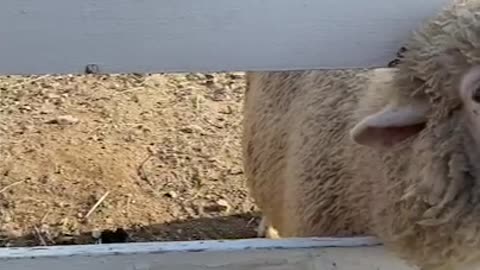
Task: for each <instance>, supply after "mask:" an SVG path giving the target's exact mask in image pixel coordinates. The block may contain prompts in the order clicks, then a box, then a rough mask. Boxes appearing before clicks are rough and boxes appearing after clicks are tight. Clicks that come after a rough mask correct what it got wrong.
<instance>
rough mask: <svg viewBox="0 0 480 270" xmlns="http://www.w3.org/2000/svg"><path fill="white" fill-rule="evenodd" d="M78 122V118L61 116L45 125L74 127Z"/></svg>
mask: <svg viewBox="0 0 480 270" xmlns="http://www.w3.org/2000/svg"><path fill="white" fill-rule="evenodd" d="M79 121H80V120H78V118H76V117H73V116H71V115H62V116H58V117H57V118H55V119H52V120H50V121H48V122H47V124H58V125H74V124H76V123H78V122H79Z"/></svg>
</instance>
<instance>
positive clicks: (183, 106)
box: [0, 73, 258, 246]
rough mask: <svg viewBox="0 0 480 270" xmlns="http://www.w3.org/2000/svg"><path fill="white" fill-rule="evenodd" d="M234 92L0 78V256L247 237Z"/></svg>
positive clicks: (118, 81)
mask: <svg viewBox="0 0 480 270" xmlns="http://www.w3.org/2000/svg"><path fill="white" fill-rule="evenodd" d="M244 90H245V83H244V74H243V73H215V74H153V75H152V74H147V75H138V74H128V75H125V74H123V75H82V76H80V75H78V76H52V75H49V76H28V77H21V76H8V77H1V78H0V246H32V245H57V244H86V243H94V242H99V240H101V241H102V242H118V241H120V242H121V241H166V240H195V239H233V238H245V237H255V234H256V233H255V227H256V225H257V224H258V218H257V217H256V214H255V208H254V205H253V204H252V201H251V200H250V199H249V197H248V192H247V190H246V187H245V180H244V175H243V172H242V159H241V149H240V137H241V127H242V125H241V121H242V115H241V113H242V102H243V94H244ZM117 229H118V231H117V233H116V234H115V233H112V232H110V234H108V233H107V232H109V231H108V230H113V231H115V230H117ZM105 230H106V231H105ZM122 230H125V231H126V233H127V235H128V238H125V237H123V236H122V234H121V233H120V232H122ZM99 236H100V237H99Z"/></svg>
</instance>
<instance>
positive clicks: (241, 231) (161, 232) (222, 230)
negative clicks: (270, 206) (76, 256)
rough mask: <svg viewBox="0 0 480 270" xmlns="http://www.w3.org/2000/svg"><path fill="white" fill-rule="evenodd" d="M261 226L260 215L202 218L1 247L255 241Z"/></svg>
mask: <svg viewBox="0 0 480 270" xmlns="http://www.w3.org/2000/svg"><path fill="white" fill-rule="evenodd" d="M258 223H259V215H258V214H257V213H248V214H236V215H230V216H223V217H215V218H198V219H188V220H182V221H174V222H170V223H164V224H155V225H150V226H139V227H136V228H117V229H116V230H115V229H114V230H106V231H99V232H82V233H80V234H78V235H61V236H57V237H49V236H48V235H46V234H45V233H42V232H39V231H37V232H36V233H31V234H26V235H22V236H19V237H17V238H15V239H12V238H9V239H8V244H7V243H6V241H4V240H5V239H0V245H1V246H6V245H7V246H13V247H19V246H41V245H49V246H50V245H79V244H94V243H99V241H100V242H101V243H122V242H151V241H192V240H216V239H241V238H255V237H256V231H255V230H256V228H257V226H258Z"/></svg>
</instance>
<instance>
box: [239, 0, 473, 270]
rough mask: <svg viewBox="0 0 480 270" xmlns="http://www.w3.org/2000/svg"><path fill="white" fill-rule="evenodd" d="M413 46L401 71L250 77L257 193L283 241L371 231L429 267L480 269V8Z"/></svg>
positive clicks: (249, 127) (467, 6)
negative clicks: (478, 95) (477, 96)
mask: <svg viewBox="0 0 480 270" xmlns="http://www.w3.org/2000/svg"><path fill="white" fill-rule="evenodd" d="M405 47H406V51H405V52H403V58H402V59H401V61H400V63H399V64H398V65H397V66H396V69H378V70H371V71H365V70H357V71H353V70H344V71H295V72H252V73H248V75H247V80H248V90H247V94H246V100H245V120H244V132H245V134H244V141H243V143H244V160H245V172H246V175H247V178H248V185H249V187H250V190H251V194H252V196H253V198H254V199H255V201H256V203H257V204H258V206H259V207H260V209H261V210H262V212H263V214H264V217H265V224H266V226H268V227H271V229H275V230H276V231H275V234H276V233H278V235H279V236H280V237H291V236H351V235H364V234H371V235H376V236H378V237H380V238H381V239H382V241H383V242H384V243H385V244H386V245H387V247H389V248H391V249H392V250H394V251H396V252H397V254H398V255H399V256H401V257H403V258H405V259H406V260H407V261H408V262H411V263H413V264H415V265H418V266H420V267H421V268H422V269H424V270H428V269H435V270H439V269H448V270H450V269H477V268H478V269H480V116H477V114H479V113H480V103H479V102H478V101H475V100H474V98H473V94H474V93H476V91H477V89H480V68H479V67H480V0H457V1H453V2H452V4H451V5H450V6H449V7H447V8H446V9H445V10H444V11H443V12H442V13H441V14H440V15H439V16H437V17H434V18H432V19H430V20H429V21H428V22H427V23H426V24H425V26H423V27H422V28H421V29H419V30H418V31H417V32H416V33H415V34H414V35H413V37H412V39H411V40H410V41H409V42H408V43H407V45H406V46H405ZM479 92H480V90H479Z"/></svg>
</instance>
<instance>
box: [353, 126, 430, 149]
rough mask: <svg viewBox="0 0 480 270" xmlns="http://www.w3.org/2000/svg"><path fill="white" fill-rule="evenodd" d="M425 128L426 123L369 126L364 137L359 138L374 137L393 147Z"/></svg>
mask: <svg viewBox="0 0 480 270" xmlns="http://www.w3.org/2000/svg"><path fill="white" fill-rule="evenodd" d="M424 128H425V123H420V124H416V125H410V126H403V127H384V128H378V127H368V128H367V129H368V131H367V132H365V133H364V138H359V140H360V141H370V140H372V139H373V140H375V141H376V143H377V144H379V145H381V146H384V147H391V146H393V145H395V144H397V143H399V142H401V141H403V140H405V139H407V138H408V137H411V136H413V135H416V134H418V133H419V132H420V131H421V130H422V129H424ZM368 137H370V138H368Z"/></svg>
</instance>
